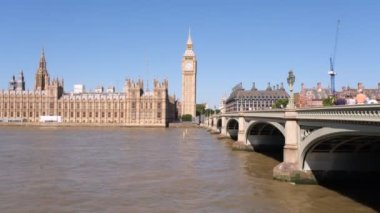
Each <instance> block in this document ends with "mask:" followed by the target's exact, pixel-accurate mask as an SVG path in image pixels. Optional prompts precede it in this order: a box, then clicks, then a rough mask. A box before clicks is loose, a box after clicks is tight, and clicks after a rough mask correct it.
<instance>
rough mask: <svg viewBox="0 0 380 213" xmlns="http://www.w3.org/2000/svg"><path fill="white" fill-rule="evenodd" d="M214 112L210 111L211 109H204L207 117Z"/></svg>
mask: <svg viewBox="0 0 380 213" xmlns="http://www.w3.org/2000/svg"><path fill="white" fill-rule="evenodd" d="M214 113H215V112H214V110H212V109H206V110H205V115H207V116H210V115H212V114H214Z"/></svg>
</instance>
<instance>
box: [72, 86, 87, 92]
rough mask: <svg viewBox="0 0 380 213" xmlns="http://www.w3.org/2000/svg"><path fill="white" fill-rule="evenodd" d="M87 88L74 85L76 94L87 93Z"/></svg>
mask: <svg viewBox="0 0 380 213" xmlns="http://www.w3.org/2000/svg"><path fill="white" fill-rule="evenodd" d="M85 91H86V90H85V87H84V85H83V84H74V94H81V93H85Z"/></svg>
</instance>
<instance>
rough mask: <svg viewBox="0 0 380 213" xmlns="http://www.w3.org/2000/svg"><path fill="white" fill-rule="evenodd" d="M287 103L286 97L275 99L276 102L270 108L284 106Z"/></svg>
mask: <svg viewBox="0 0 380 213" xmlns="http://www.w3.org/2000/svg"><path fill="white" fill-rule="evenodd" d="M288 103H289V100H288V99H277V100H276V102H275V103H274V104H273V105H272V108H273V109H281V108H286V106H287V105H288Z"/></svg>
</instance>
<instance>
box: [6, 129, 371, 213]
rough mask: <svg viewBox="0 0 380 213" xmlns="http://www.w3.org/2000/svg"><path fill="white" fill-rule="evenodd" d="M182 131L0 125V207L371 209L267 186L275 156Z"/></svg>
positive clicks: (328, 194) (321, 190)
mask: <svg viewBox="0 0 380 213" xmlns="http://www.w3.org/2000/svg"><path fill="white" fill-rule="evenodd" d="M185 131H186V130H185V129H171V128H169V129H127V128H77V129H74V128H58V129H54V128H53V129H52V128H1V129H0V136H1V137H0V168H1V170H0V201H1V202H0V210H1V212H178V211H181V212H253V211H256V212H257V211H262V212H263V211H265V212H305V211H307V212H321V211H335V212H337V211H338V212H339V211H341V212H347V211H371V208H369V207H368V206H370V207H371V205H367V206H366V205H363V204H362V203H360V202H357V201H355V200H353V199H352V198H351V197H350V196H343V195H342V194H343V193H341V192H339V190H337V191H333V190H329V189H328V188H326V187H322V186H316V185H306V186H305V185H292V184H289V183H284V182H278V181H274V180H272V169H273V167H274V166H276V165H277V164H278V163H279V162H278V161H277V160H276V159H275V158H273V157H268V156H265V155H263V154H260V153H252V152H237V151H231V149H230V145H229V144H228V143H225V141H219V140H217V139H216V136H211V135H210V134H208V133H207V132H206V131H205V130H203V129H187V131H186V132H185ZM377 197H378V196H377ZM372 207H373V206H372ZM372 211H373V210H372Z"/></svg>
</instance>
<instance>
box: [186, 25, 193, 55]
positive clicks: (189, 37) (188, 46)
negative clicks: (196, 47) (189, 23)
mask: <svg viewBox="0 0 380 213" xmlns="http://www.w3.org/2000/svg"><path fill="white" fill-rule="evenodd" d="M186 47H187V48H186V49H188V50H192V49H193V41H192V40H191V29H190V28H189V34H188V36H187V43H186Z"/></svg>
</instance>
